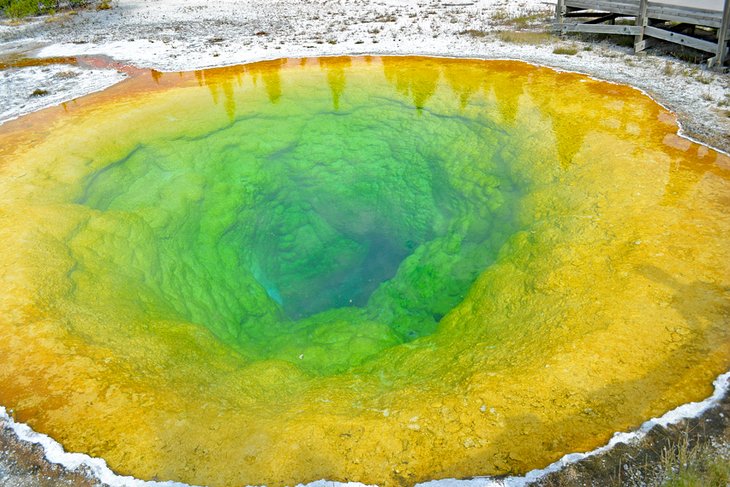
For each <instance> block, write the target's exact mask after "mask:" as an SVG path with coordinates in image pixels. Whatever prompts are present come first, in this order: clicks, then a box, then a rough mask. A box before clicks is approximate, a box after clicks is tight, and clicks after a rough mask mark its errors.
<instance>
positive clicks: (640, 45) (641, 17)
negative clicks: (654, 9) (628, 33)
mask: <svg viewBox="0 0 730 487" xmlns="http://www.w3.org/2000/svg"><path fill="white" fill-rule="evenodd" d="M648 7H649V0H641V1H640V2H639V14H638V15H637V16H636V26H637V27H639V33H638V34H636V37H634V52H640V51H643V50H644V49H646V47H647V45H646V42H644V27H646V26H647V25H648V24H649V19H648V18H647V16H646V10H647V8H648Z"/></svg>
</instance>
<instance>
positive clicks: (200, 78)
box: [0, 57, 730, 486]
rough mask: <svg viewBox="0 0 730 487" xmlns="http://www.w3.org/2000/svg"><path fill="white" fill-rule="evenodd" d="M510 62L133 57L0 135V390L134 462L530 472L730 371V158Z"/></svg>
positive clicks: (308, 476) (86, 441) (222, 482)
mask: <svg viewBox="0 0 730 487" xmlns="http://www.w3.org/2000/svg"><path fill="white" fill-rule="evenodd" d="M676 131H677V125H676V121H675V119H674V117H673V115H672V114H671V113H669V112H668V111H667V110H665V109H664V108H662V107H661V106H659V105H657V104H656V103H655V102H653V101H652V100H651V99H649V98H648V97H647V96H645V95H643V94H641V93H639V92H638V91H636V90H634V89H631V88H629V87H625V86H619V85H613V84H608V83H604V82H599V81H596V80H592V79H589V78H587V77H585V76H582V75H577V74H570V73H558V72H555V71H553V70H550V69H547V68H540V67H535V66H531V65H527V64H523V63H518V62H508V61H476V60H449V59H433V58H413V57H402V58H401V57H398V58H389V57H383V58H375V57H365V58H321V59H309V60H307V59H296V60H280V61H271V62H264V63H257V64H251V65H245V66H236V67H230V68H225V69H215V70H207V71H199V72H194V73H159V72H155V71H152V72H149V73H146V74H143V75H139V76H137V77H134V78H132V79H130V80H128V81H125V82H124V83H121V84H119V85H117V86H115V87H113V88H111V89H109V90H107V91H105V92H102V93H98V94H94V95H91V96H88V97H85V98H83V99H80V100H77V101H75V102H73V103H69V104H66V105H64V106H61V107H57V108H53V109H49V110H45V111H43V112H38V113H36V114H33V115H31V116H28V117H25V118H22V119H19V120H17V121H15V122H12V123H9V124H6V125H5V126H4V127H3V128H2V132H1V133H0V147H1V149H0V151H1V152H0V153H1V154H2V158H1V161H2V162H0V198H2V204H1V205H0V242H1V245H2V248H3V252H2V255H1V256H0V269H1V272H2V280H1V281H0V282H1V283H2V293H0V296H1V297H0V363H1V366H0V404H2V405H4V406H7V407H9V408H12V409H13V410H14V414H15V417H16V419H17V420H19V421H23V422H27V423H28V424H30V425H31V426H32V427H33V428H35V429H36V430H37V431H40V432H43V433H47V434H49V435H51V436H52V437H53V438H55V439H57V440H58V441H60V442H61V444H63V445H64V447H65V448H66V449H67V450H69V451H76V452H84V453H87V454H89V455H92V456H98V457H102V458H104V459H105V460H107V461H108V463H109V465H110V466H111V467H112V468H113V469H114V470H115V471H117V472H119V473H122V474H128V475H134V476H136V477H139V478H143V479H153V478H154V479H173V480H178V481H183V482H188V483H194V484H205V485H215V486H230V485H244V484H250V485H260V484H267V485H270V486H280V485H285V484H294V483H298V482H305V481H310V480H315V479H320V478H326V479H331V480H354V481H360V482H365V483H378V484H381V485H411V484H414V483H416V482H419V481H424V480H429V479H437V478H444V477H468V476H474V475H488V474H505V473H520V472H525V471H527V470H530V469H532V468H537V467H543V466H545V465H547V464H548V463H550V462H551V461H554V460H556V459H557V458H559V457H561V456H562V455H564V454H566V453H569V452H574V451H583V450H588V449H592V448H594V447H596V446H598V445H601V444H603V443H605V442H606V441H607V440H608V438H609V437H610V436H611V434H612V433H613V432H615V431H618V430H626V429H630V428H632V427H636V426H638V425H639V424H641V422H642V421H644V420H645V419H647V418H649V417H652V416H656V415H659V414H661V413H663V412H665V411H666V410H668V409H671V408H673V407H675V406H677V405H679V404H681V403H685V402H689V401H693V400H697V399H701V398H704V397H705V396H707V395H708V394H709V393H710V391H711V382H712V379H713V378H714V377H715V376H717V375H718V374H719V373H721V372H724V371H726V370H727V369H728V366H729V365H730V353H729V352H730V350H729V349H728V348H729V345H730V337H729V336H728V335H729V333H730V330H729V329H728V321H729V316H730V313H729V311H730V259H728V258H727V256H728V253H729V252H728V251H729V250H730V244H729V243H728V239H727V235H728V234H730V210H729V208H730V161H729V159H728V157H727V156H725V155H722V154H719V153H717V152H715V151H713V150H711V149H708V148H706V147H703V146H700V145H697V144H694V143H692V142H690V141H688V140H686V139H683V138H681V137H679V136H678V135H676Z"/></svg>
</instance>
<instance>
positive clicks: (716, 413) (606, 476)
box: [532, 394, 730, 487]
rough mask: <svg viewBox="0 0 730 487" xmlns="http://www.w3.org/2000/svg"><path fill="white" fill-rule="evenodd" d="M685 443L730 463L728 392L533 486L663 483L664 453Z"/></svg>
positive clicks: (664, 470)
mask: <svg viewBox="0 0 730 487" xmlns="http://www.w3.org/2000/svg"><path fill="white" fill-rule="evenodd" d="M683 442H686V447H687V448H688V450H692V449H693V448H697V447H699V446H700V445H703V446H705V447H707V449H708V453H707V454H708V455H710V457H711V458H712V460H715V461H716V462H717V463H721V464H725V465H730V395H728V394H725V395H724V396H723V397H722V399H721V400H720V402H719V403H718V404H717V405H716V406H714V407H712V408H710V409H708V410H707V411H706V412H705V413H703V414H701V415H700V416H697V417H694V418H687V419H684V420H682V421H680V422H679V423H677V424H673V425H669V426H667V427H663V426H656V427H654V428H652V429H651V430H650V431H649V432H648V433H647V435H646V436H645V437H644V438H642V439H640V440H637V441H635V442H633V443H632V444H630V445H627V444H624V443H620V444H618V445H616V447H614V448H612V449H611V450H609V451H607V452H605V453H602V454H600V455H594V456H591V457H588V458H586V459H583V460H581V461H579V462H576V463H573V464H571V465H568V466H567V467H565V468H562V469H560V470H559V471H557V472H553V473H551V474H548V475H546V476H545V477H543V478H542V479H540V480H539V481H537V482H534V483H533V484H532V485H536V486H540V487H558V486H568V485H582V486H601V487H603V486H646V485H663V484H664V480H665V475H666V474H667V472H666V467H667V465H666V464H665V461H663V459H662V455H663V454H665V453H666V452H667V451H671V450H672V449H673V448H677V446H678V445H682V444H683ZM693 485H694V484H693Z"/></svg>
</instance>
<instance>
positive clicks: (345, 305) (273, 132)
mask: <svg viewBox="0 0 730 487" xmlns="http://www.w3.org/2000/svg"><path fill="white" fill-rule="evenodd" d="M307 89H308V95H309V97H308V99H307V100H306V101H297V102H295V98H296V93H294V94H292V98H291V99H289V98H287V97H286V95H284V96H283V97H278V98H275V99H273V100H272V99H270V98H269V99H265V101H264V102H261V101H260V100H258V101H256V103H255V104H254V105H253V107H250V106H249V107H246V108H245V109H243V110H239V112H235V113H234V114H232V115H233V116H231V119H230V123H229V124H227V125H226V126H224V127H221V128H218V129H216V130H213V131H210V132H208V133H204V134H202V135H198V136H194V137H191V136H179V137H176V138H174V139H167V140H157V141H155V142H154V143H148V144H145V145H139V146H138V147H136V149H135V150H134V151H132V152H131V153H130V154H128V155H127V156H126V157H124V158H123V159H121V160H118V161H114V162H113V163H111V164H109V165H107V166H106V167H104V168H103V169H101V170H99V171H97V172H95V173H94V174H93V175H92V176H90V177H88V178H87V180H86V181H85V183H84V187H83V191H82V194H81V195H80V196H79V197H78V199H77V202H78V203H81V204H83V205H86V206H88V207H91V208H93V209H95V210H98V211H99V212H101V214H100V217H99V218H95V219H93V220H92V222H91V225H92V226H93V225H104V226H105V229H104V230H103V235H104V238H105V239H109V238H110V237H109V233H110V232H109V228H106V226H107V225H108V226H111V227H115V228H118V229H120V231H121V229H124V232H128V233H126V235H117V237H118V238H120V239H122V240H126V241H127V243H128V245H125V243H124V242H117V243H116V244H113V245H107V244H108V242H105V245H97V244H98V243H99V242H93V241H90V242H89V244H88V245H83V243H81V244H80V242H78V241H77V242H75V243H74V244H72V246H73V247H74V248H77V249H79V248H80V249H87V251H88V252H89V255H77V256H76V257H77V260H78V261H79V262H84V261H88V260H90V259H91V257H93V258H94V259H97V260H99V255H97V254H96V253H98V252H100V250H99V249H100V248H103V247H109V248H113V249H116V251H117V252H122V253H123V254H127V255H126V257H125V256H122V257H121V258H120V256H119V255H114V256H111V255H110V256H109V260H110V261H114V262H116V263H118V265H119V268H116V269H114V270H110V271H109V274H113V277H108V279H113V280H114V281H115V282H114V287H115V289H124V288H129V287H130V286H132V287H134V288H135V292H134V293H133V295H131V297H130V299H131V300H134V301H135V303H134V304H135V305H136V306H140V305H141V307H142V309H144V310H145V312H146V313H148V314H149V315H150V316H162V317H171V316H176V317H178V318H179V319H184V320H188V321H191V322H193V323H197V324H201V325H203V326H205V327H207V328H208V329H210V330H211V331H212V332H213V333H214V334H215V335H216V336H217V337H218V338H219V339H220V340H222V341H224V342H226V343H228V344H230V345H232V346H234V347H235V348H236V349H237V350H239V351H241V353H243V354H244V355H245V356H247V357H249V358H251V359H254V360H258V359H264V358H280V359H284V360H288V361H292V362H296V363H299V364H300V365H302V366H303V367H305V368H306V369H308V370H310V371H312V372H317V373H331V372H338V371H342V370H344V369H347V368H349V367H351V366H352V365H356V364H358V363H360V362H361V361H362V360H363V359H364V358H366V357H368V356H371V355H373V354H376V353H377V352H379V351H380V350H382V349H384V348H387V347H390V346H393V345H397V344H400V343H404V342H408V341H411V340H414V339H417V338H419V337H422V336H425V335H428V334H430V333H432V332H434V331H435V330H436V328H437V326H438V323H439V321H440V320H441V319H442V318H443V317H444V316H445V315H446V314H447V313H449V311H450V310H451V309H452V308H453V307H454V306H456V305H457V304H459V303H460V302H461V301H462V300H463V299H464V297H465V296H466V294H467V293H468V291H469V288H470V286H471V285H472V283H473V282H474V280H475V279H476V277H477V276H478V275H479V274H480V273H481V272H482V271H483V270H484V269H485V268H486V267H488V266H489V265H490V264H491V263H492V262H493V261H494V259H495V257H496V255H497V252H498V251H499V249H500V247H501V246H502V244H503V243H504V242H505V240H506V239H507V238H508V237H509V236H510V235H512V234H513V233H514V232H515V230H516V229H517V226H518V224H517V222H516V218H515V215H516V213H517V207H518V205H519V198H520V193H521V191H520V188H519V187H518V184H517V183H516V182H515V181H513V178H512V176H511V174H510V164H509V161H505V160H503V158H502V156H501V154H502V151H501V148H502V147H503V146H504V145H506V144H507V135H506V134H505V132H504V131H503V130H501V129H500V128H498V127H497V126H495V125H491V124H490V123H487V122H485V121H484V120H480V119H479V118H474V117H471V118H467V117H461V116H459V115H458V114H456V115H454V114H453V113H449V114H442V113H439V111H438V110H430V109H429V108H428V107H426V108H425V109H424V107H423V106H417V104H415V103H413V104H412V103H404V101H403V99H402V98H401V97H399V96H398V95H397V93H396V92H393V91H391V92H390V93H387V94H385V95H383V96H377V97H374V96H372V92H370V93H368V92H367V91H365V92H358V91H355V90H353V92H352V93H349V92H345V93H341V94H340V95H339V96H340V97H339V98H338V99H336V103H333V101H332V99H331V98H330V89H329V87H328V86H327V84H326V83H324V82H322V81H319V82H318V83H314V84H313V85H309V86H308V87H307ZM317 90H318V91H317ZM348 95H351V96H348ZM206 96H207V95H206ZM240 112H243V113H240ZM104 222H106V223H104ZM89 232H91V233H93V229H90V228H84V229H82V230H80V232H79V234H78V235H77V237H76V238H77V239H83V238H92V240H93V237H88V234H89ZM112 233H114V232H112ZM77 252H78V250H77ZM81 252H83V250H81ZM101 260H104V257H103V256H102V259H101ZM124 262H128V263H129V266H128V267H126V266H124V264H123V263H124ZM133 269H145V270H144V272H143V273H140V275H138V276H134V275H131V274H133V273H134V272H135V271H134V270H133ZM125 274H130V275H126V276H125ZM72 277H73V276H72ZM97 278H98V276H97ZM77 281H78V280H77ZM119 281H123V282H122V285H119V284H120V282H119ZM78 284H80V283H78ZM87 285H89V286H91V285H93V284H92V283H90V282H89V283H87ZM140 301H141V302H140Z"/></svg>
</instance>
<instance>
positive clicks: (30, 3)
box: [0, 0, 108, 19]
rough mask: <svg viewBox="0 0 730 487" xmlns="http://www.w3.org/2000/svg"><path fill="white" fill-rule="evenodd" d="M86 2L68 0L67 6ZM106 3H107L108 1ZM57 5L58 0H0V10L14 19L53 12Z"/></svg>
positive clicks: (57, 7)
mask: <svg viewBox="0 0 730 487" xmlns="http://www.w3.org/2000/svg"><path fill="white" fill-rule="evenodd" d="M86 3H87V0H70V1H69V2H68V6H69V7H71V8H75V7H79V6H82V5H85V4H86ZM102 3H105V2H104V1H103V2H102ZM106 3H107V4H108V1H106ZM59 7H60V2H59V0H0V11H2V12H3V13H4V14H5V15H6V16H8V17H11V18H14V19H19V18H23V17H30V16H33V15H42V14H54V13H55V12H56V11H57V10H58V9H59Z"/></svg>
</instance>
